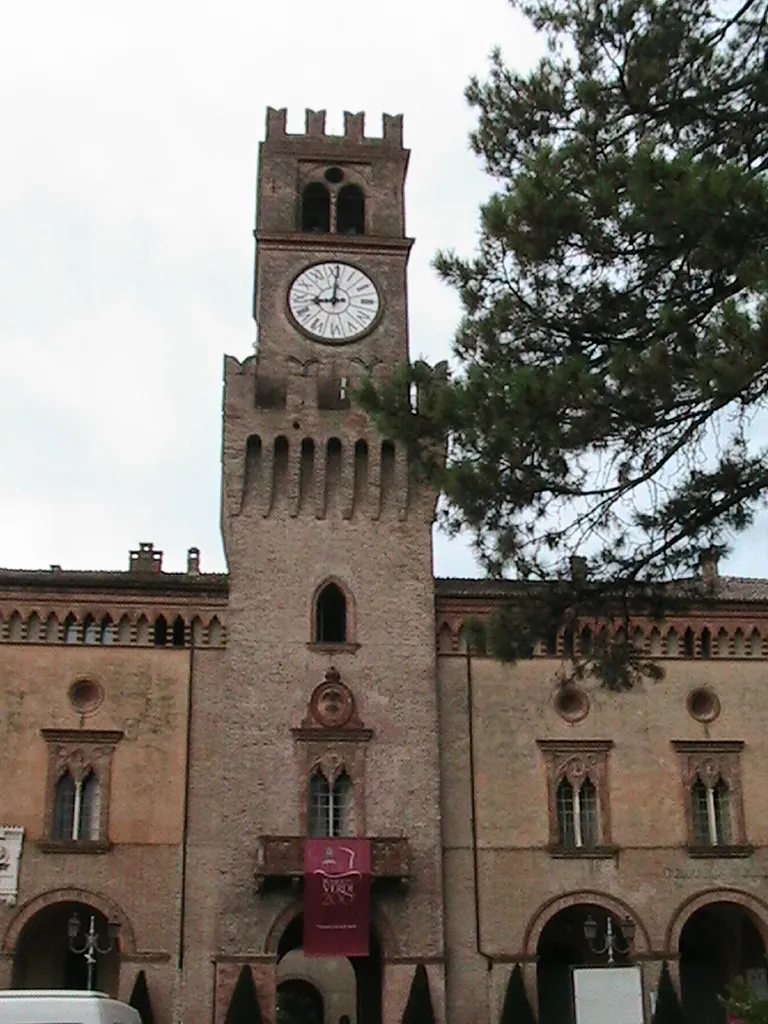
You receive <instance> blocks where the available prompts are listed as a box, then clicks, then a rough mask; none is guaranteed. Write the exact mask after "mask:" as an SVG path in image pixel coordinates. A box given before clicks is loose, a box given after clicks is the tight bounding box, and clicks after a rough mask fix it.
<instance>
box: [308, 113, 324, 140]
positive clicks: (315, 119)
mask: <svg viewBox="0 0 768 1024" xmlns="http://www.w3.org/2000/svg"><path fill="white" fill-rule="evenodd" d="M325 116H326V111H325V110H309V109H307V110H306V111H305V112H304V124H305V129H304V131H305V134H306V135H307V136H308V137H309V138H311V139H315V138H318V137H323V136H324V135H325Z"/></svg>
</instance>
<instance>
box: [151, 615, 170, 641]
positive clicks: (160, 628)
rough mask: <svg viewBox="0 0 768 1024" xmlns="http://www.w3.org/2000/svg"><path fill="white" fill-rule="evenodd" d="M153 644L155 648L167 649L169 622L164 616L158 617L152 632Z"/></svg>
mask: <svg viewBox="0 0 768 1024" xmlns="http://www.w3.org/2000/svg"><path fill="white" fill-rule="evenodd" d="M152 643H153V644H154V645H155V647H165V645H166V644H167V643H168V622H167V621H166V618H165V616H164V615H158V616H157V618H156V619H155V626H154V629H153V630H152Z"/></svg>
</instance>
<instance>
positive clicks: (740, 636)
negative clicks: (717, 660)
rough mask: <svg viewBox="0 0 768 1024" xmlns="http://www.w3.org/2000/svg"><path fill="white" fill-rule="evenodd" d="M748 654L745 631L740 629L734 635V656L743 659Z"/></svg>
mask: <svg viewBox="0 0 768 1024" xmlns="http://www.w3.org/2000/svg"><path fill="white" fill-rule="evenodd" d="M746 652H747V644H746V641H745V639H744V631H743V630H742V629H741V627H739V628H738V629H737V630H736V632H735V633H734V634H733V656H734V658H743V657H744V656H745V654H746Z"/></svg>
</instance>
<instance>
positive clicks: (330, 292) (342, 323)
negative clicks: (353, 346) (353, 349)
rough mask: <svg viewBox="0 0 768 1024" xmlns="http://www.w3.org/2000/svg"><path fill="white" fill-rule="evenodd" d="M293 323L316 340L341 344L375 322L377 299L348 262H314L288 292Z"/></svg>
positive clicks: (364, 277)
mask: <svg viewBox="0 0 768 1024" xmlns="http://www.w3.org/2000/svg"><path fill="white" fill-rule="evenodd" d="M288 308H289V309H290V311H291V315H292V316H293V318H294V320H295V321H296V323H297V324H299V326H300V327H302V328H303V330H304V331H306V333H307V334H308V335H309V336H310V337H311V338H314V339H315V340H316V341H322V342H324V343H325V344H328V345H334V344H336V345H339V344H344V343H345V342H347V341H354V340H355V339H356V338H360V337H362V336H363V335H364V334H366V333H367V332H368V331H369V330H370V329H371V327H372V326H373V325H374V323H375V322H376V318H377V317H378V315H379V312H380V309H381V299H380V297H379V292H378V290H377V288H376V285H375V284H374V283H373V281H372V280H371V279H370V277H368V275H367V274H364V273H363V272H362V270H358V269H357V267H351V266H350V265H349V264H348V263H315V265H314V266H312V267H307V269H306V270H302V272H301V273H300V274H299V276H298V277H297V278H296V279H295V280H294V282H293V284H292V285H291V288H290V291H289V292H288Z"/></svg>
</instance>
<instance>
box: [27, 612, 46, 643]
mask: <svg viewBox="0 0 768 1024" xmlns="http://www.w3.org/2000/svg"><path fill="white" fill-rule="evenodd" d="M42 639H43V623H42V621H41V619H40V616H39V615H38V614H37V612H32V614H31V615H30V616H29V618H28V619H27V640H28V641H29V642H30V643H33V644H36V643H39V642H40V640H42Z"/></svg>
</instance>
